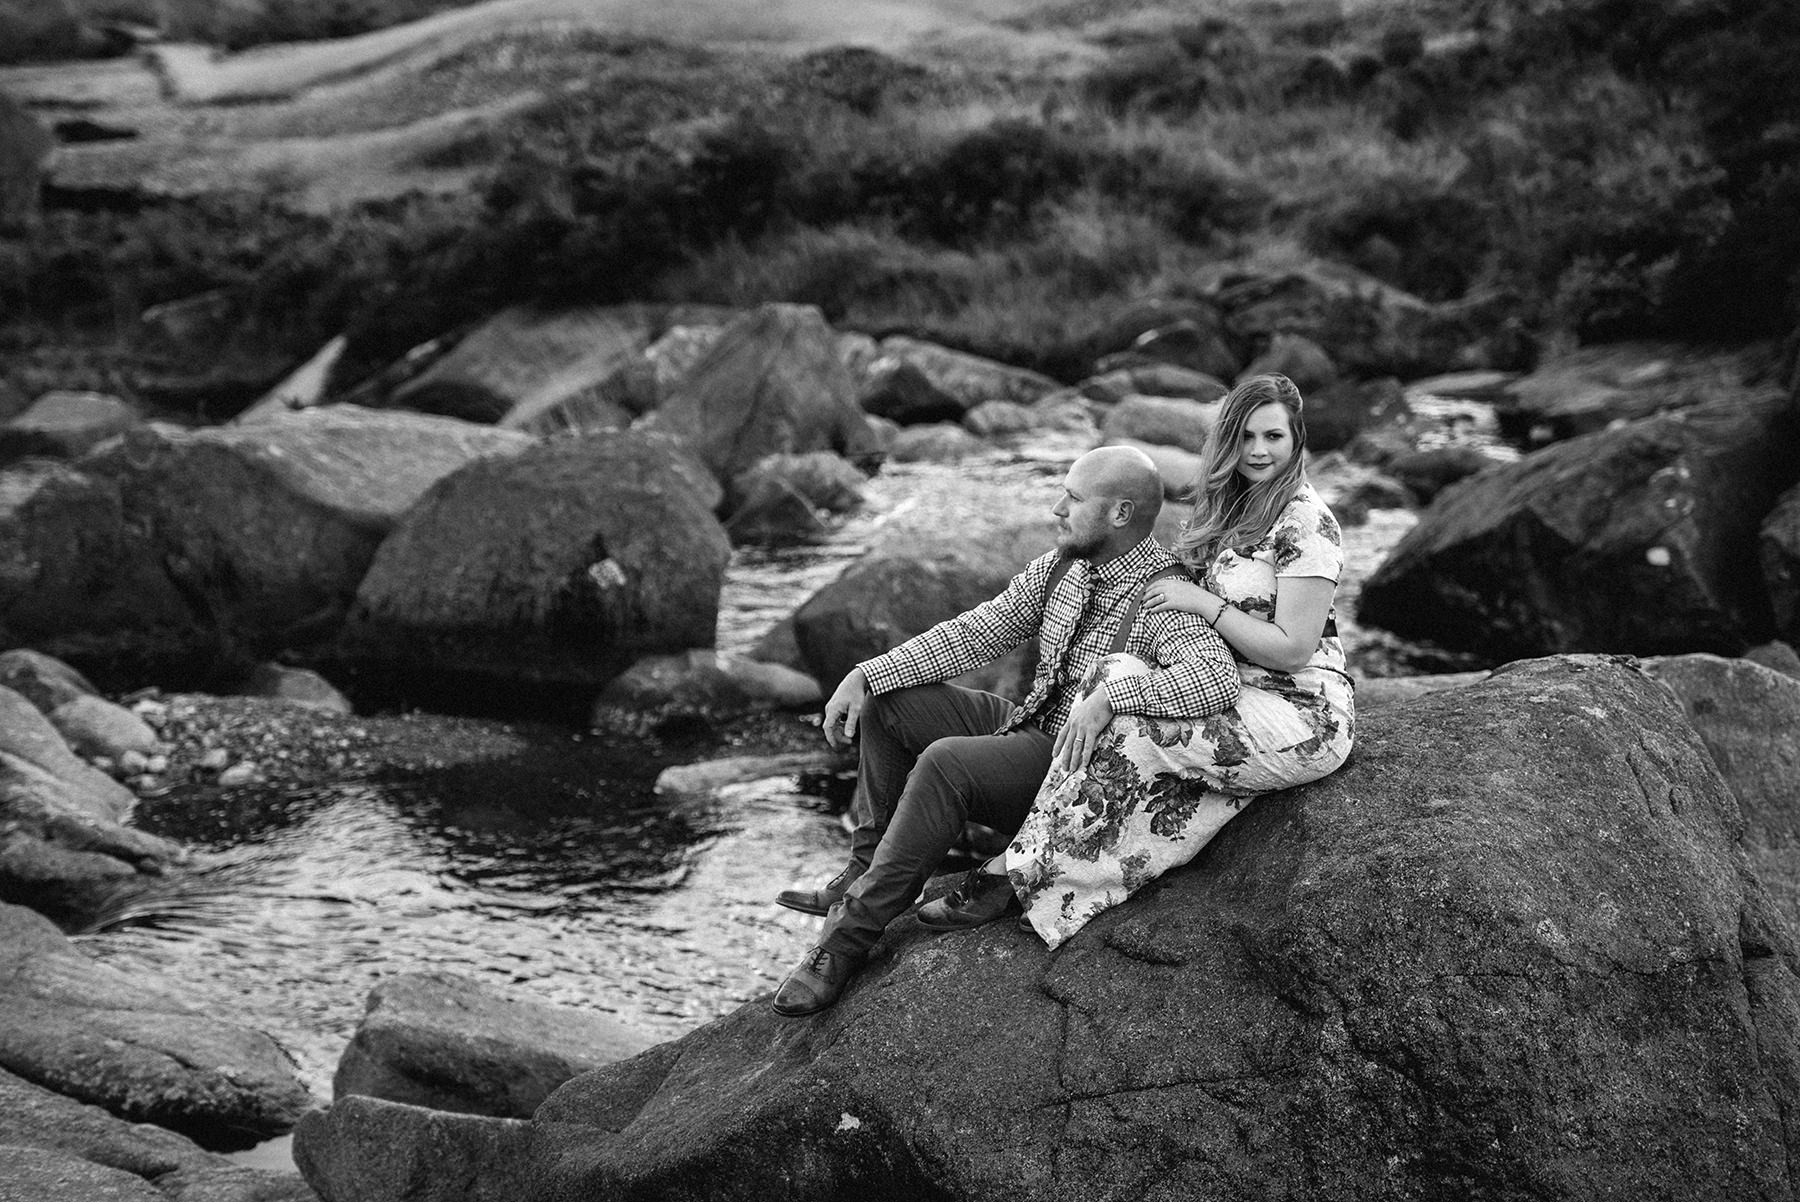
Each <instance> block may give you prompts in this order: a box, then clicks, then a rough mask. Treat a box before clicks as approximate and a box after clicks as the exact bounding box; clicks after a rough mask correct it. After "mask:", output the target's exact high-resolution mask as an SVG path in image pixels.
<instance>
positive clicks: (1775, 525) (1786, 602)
mask: <svg viewBox="0 0 1800 1202" xmlns="http://www.w3.org/2000/svg"><path fill="white" fill-rule="evenodd" d="M1758 537H1759V540H1760V541H1759V543H1758V546H1757V551H1758V555H1759V558H1760V561H1761V566H1762V575H1763V583H1764V585H1765V586H1766V587H1767V589H1768V591H1769V604H1770V606H1771V607H1772V608H1773V609H1774V611H1775V630H1776V633H1777V634H1779V635H1780V636H1781V637H1782V638H1784V639H1786V640H1787V641H1788V642H1790V643H1794V642H1800V488H1791V489H1789V490H1788V491H1787V492H1786V493H1784V494H1782V497H1781V500H1779V501H1778V502H1776V504H1775V508H1773V509H1771V510H1770V511H1769V516H1768V517H1767V518H1765V519H1763V524H1762V530H1761V531H1760V533H1759V535H1758Z"/></svg>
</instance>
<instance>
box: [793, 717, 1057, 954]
mask: <svg viewBox="0 0 1800 1202" xmlns="http://www.w3.org/2000/svg"><path fill="white" fill-rule="evenodd" d="M1050 748H1051V739H1050V736H1048V735H1046V734H1045V733H1044V732H1043V731H1041V730H1039V729H1038V728H1037V727H1035V726H1024V727H1021V728H1019V729H1018V730H1014V731H1009V732H1008V733H1006V734H1003V735H973V736H970V735H962V736H952V737H948V738H941V739H938V740H937V741H935V742H933V743H932V744H931V745H930V746H929V747H927V748H926V749H925V750H924V753H923V754H921V755H920V756H918V760H917V763H916V764H915V765H914V766H913V769H912V771H911V773H909V774H908V776H907V778H906V784H905V786H904V788H902V790H901V791H900V796H899V799H898V801H897V802H896V804H895V805H894V807H893V814H892V817H891V818H890V819H889V821H888V823H887V829H886V832H885V833H884V834H883V835H882V837H881V841H880V844H879V845H878V846H877V847H876V849H875V855H874V858H873V859H872V860H871V862H870V864H869V870H868V871H867V872H865V873H863V875H862V876H861V877H859V878H858V879H857V881H856V883H855V884H854V885H852V886H850V891H849V892H848V893H846V894H845V895H844V900H843V901H841V902H839V903H838V904H837V905H835V906H833V907H832V909H831V914H830V916H829V917H828V918H826V920H825V931H824V934H823V935H822V937H821V938H820V940H819V944H820V946H821V947H823V948H825V949H826V950H827V951H829V952H831V953H833V954H834V955H844V956H853V957H856V956H862V955H863V954H864V953H866V952H867V951H868V950H869V948H870V947H872V946H873V945H874V943H875V941H876V940H877V939H879V938H880V937H881V932H882V931H883V930H884V929H885V928H886V927H887V924H888V923H890V922H892V921H893V920H894V919H895V918H896V917H898V916H899V915H900V913H901V912H902V911H904V910H905V909H906V907H908V906H910V905H911V904H912V901H913V899H914V898H915V897H917V896H918V895H919V890H920V889H921V888H923V887H924V884H925V882H926V880H927V879H928V878H929V877H930V876H931V874H932V872H934V871H935V870H936V869H937V866H938V864H939V862H941V861H942V860H943V858H944V853H945V852H947V851H949V850H950V847H951V845H952V844H954V843H955V842H956V840H957V838H958V836H960V835H961V834H962V829H963V824H964V823H965V822H979V823H982V824H984V825H986V826H991V827H993V828H994V829H995V830H997V831H1000V832H1001V833H1003V834H1007V835H1010V834H1011V833H1012V832H1014V831H1016V830H1018V829H1019V824H1020V823H1021V822H1023V821H1024V820H1025V815H1026V813H1027V811H1029V810H1030V809H1031V803H1032V801H1033V799H1034V798H1036V796H1037V791H1038V786H1040V785H1041V784H1043V781H1044V774H1045V772H1047V771H1048V770H1049V767H1050Z"/></svg>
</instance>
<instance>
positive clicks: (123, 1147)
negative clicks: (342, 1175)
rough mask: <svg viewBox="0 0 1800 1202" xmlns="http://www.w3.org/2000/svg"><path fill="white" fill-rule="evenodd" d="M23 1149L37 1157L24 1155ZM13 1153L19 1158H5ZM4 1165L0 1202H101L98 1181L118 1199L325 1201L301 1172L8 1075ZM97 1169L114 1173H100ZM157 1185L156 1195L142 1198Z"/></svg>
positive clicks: (1, 1143)
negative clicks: (220, 1150)
mask: <svg viewBox="0 0 1800 1202" xmlns="http://www.w3.org/2000/svg"><path fill="white" fill-rule="evenodd" d="M23 1150H30V1151H31V1152H34V1153H36V1155H25V1156H19V1155H18V1154H19V1153H20V1152H21V1151H23ZM9 1155H10V1156H13V1157H15V1159H11V1160H5V1159H4V1158H6V1157H8V1156H9ZM0 1160H3V1161H4V1163H0V1197H6V1198H8V1199H12V1198H18V1199H19V1200H20V1202H25V1200H26V1199H29V1200H30V1202H95V1200H96V1199H99V1198H103V1197H107V1196H108V1195H107V1194H106V1193H105V1192H104V1188H102V1189H101V1190H100V1191H99V1192H96V1188H95V1187H96V1184H97V1183H105V1185H106V1186H107V1187H110V1188H114V1189H117V1190H119V1191H120V1194H119V1195H117V1196H123V1197H139V1196H142V1197H146V1198H151V1199H157V1200H159V1202H163V1200H168V1199H174V1200H176V1202H179V1200H181V1199H187V1200H188V1202H315V1200H316V1199H317V1197H318V1195H317V1194H315V1193H313V1191H312V1188H311V1187H310V1186H308V1185H307V1184H306V1182H305V1181H304V1180H303V1179H302V1178H301V1177H300V1175H299V1174H298V1173H297V1172H292V1171H289V1172H285V1173H283V1172H273V1171H269V1170H265V1169H257V1168H252V1167H250V1166H248V1165H242V1164H237V1163H234V1162H233V1161H231V1160H229V1159H227V1158H226V1157H224V1156H220V1155H217V1154H215V1153H212V1152H208V1151H206V1150H205V1149H203V1148H201V1147H200V1145H199V1144H196V1143H195V1142H194V1141H193V1140H191V1139H188V1138H186V1137H185V1136H181V1135H177V1134H175V1132H173V1131H167V1130H164V1129H163V1128H161V1127H157V1126H153V1125H151V1124H149V1123H129V1122H126V1121H125V1120H124V1119H121V1118H116V1117H114V1116H113V1115H111V1114H108V1113H107V1112H106V1111H105V1110H102V1109H101V1108H100V1107H98V1106H92V1105H89V1104H87V1103H85V1102H77V1101H76V1100H75V1099H73V1098H65V1097H63V1096H62V1095H61V1094H58V1093H53V1092H51V1091H50V1090H47V1089H44V1088H42V1087H40V1086H37V1085H33V1084H32V1083H31V1082H29V1081H26V1080H25V1079H23V1078H22V1077H16V1076H14V1075H13V1074H12V1073H9V1072H5V1071H3V1070H0ZM93 1166H99V1167H100V1168H102V1169H105V1170H108V1171H107V1172H100V1173H96V1172H94V1171H93ZM115 1173H116V1174H123V1175H124V1176H125V1177H128V1178H130V1180H124V1179H122V1178H121V1177H117V1176H113V1175H112V1174H115ZM32 1175H35V1176H32ZM152 1185H153V1186H155V1189H151V1190H149V1192H147V1193H143V1192H142V1187H146V1186H152ZM7 1190H11V1191H12V1192H11V1193H6V1192H4V1191H7ZM132 1191H139V1192H135V1193H134V1192H132Z"/></svg>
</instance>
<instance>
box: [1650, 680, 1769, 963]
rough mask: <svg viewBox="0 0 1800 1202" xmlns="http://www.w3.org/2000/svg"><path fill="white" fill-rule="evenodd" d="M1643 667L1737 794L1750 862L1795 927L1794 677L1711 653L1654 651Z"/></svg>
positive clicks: (1745, 846) (1745, 845)
mask: <svg viewBox="0 0 1800 1202" xmlns="http://www.w3.org/2000/svg"><path fill="white" fill-rule="evenodd" d="M1644 670H1645V671H1646V672H1648V673H1649V674H1650V675H1651V676H1653V677H1654V678H1656V679H1657V680H1659V681H1661V682H1662V683H1663V684H1664V685H1665V686H1667V687H1668V689H1669V690H1670V691H1671V692H1673V693H1674V694H1675V696H1676V697H1677V698H1679V699H1680V701H1681V706H1682V709H1683V710H1684V711H1685V712H1686V714H1687V719H1688V722H1689V724H1691V725H1692V726H1693V728H1694V729H1695V730H1696V731H1698V732H1699V734H1700V737H1701V739H1702V740H1704V741H1705V743H1706V749H1707V751H1708V752H1710V753H1711V754H1712V759H1713V763H1714V764H1715V765H1717V766H1718V769H1719V771H1720V773H1721V774H1723V776H1724V777H1725V780H1726V782H1727V783H1728V784H1730V786H1731V791H1732V792H1733V793H1735V794H1737V799H1738V806H1739V807H1740V809H1741V811H1742V813H1743V818H1744V838H1743V844H1744V850H1745V852H1746V854H1748V856H1749V857H1750V862H1751V864H1752V866H1753V867H1755V869H1756V871H1757V874H1758V875H1759V876H1760V877H1761V878H1762V881H1763V883H1764V884H1765V885H1766V886H1768V888H1769V890H1770V892H1771V893H1772V894H1773V895H1774V897H1775V899H1776V902H1777V904H1778V905H1779V906H1780V908H1781V912H1782V916H1783V917H1784V918H1785V919H1786V920H1787V921H1788V922H1789V923H1790V924H1793V925H1795V928H1796V929H1797V930H1800V873H1796V872H1795V868H1796V867H1800V865H1796V864H1795V863H1794V849H1795V848H1796V847H1800V680H1797V679H1795V678H1794V677H1792V676H1787V675H1785V674H1783V673H1781V672H1778V671H1776V670H1774V669H1773V668H1767V667H1764V666H1763V665H1762V664H1759V663H1754V662H1752V661H1750V660H1748V659H1725V658H1723V657H1721V656H1717V655H1675V656H1658V657H1654V658H1651V659H1647V660H1645V661H1644Z"/></svg>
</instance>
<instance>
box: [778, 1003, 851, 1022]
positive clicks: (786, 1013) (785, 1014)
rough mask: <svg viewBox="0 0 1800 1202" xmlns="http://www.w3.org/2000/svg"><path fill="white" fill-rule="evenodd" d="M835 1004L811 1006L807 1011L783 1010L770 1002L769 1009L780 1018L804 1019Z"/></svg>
mask: <svg viewBox="0 0 1800 1202" xmlns="http://www.w3.org/2000/svg"><path fill="white" fill-rule="evenodd" d="M836 1004H837V1003H835V1002H828V1003H826V1004H825V1005H823V1006H813V1007H812V1008H810V1009H807V1010H795V1009H793V1008H791V1007H789V1008H786V1009H783V1008H782V1007H780V1006H777V1005H776V1004H775V1003H774V1002H770V1003H769V1009H771V1010H773V1011H774V1012H775V1013H776V1014H779V1015H780V1016H781V1017H782V1018H805V1017H806V1016H807V1015H809V1014H817V1013H819V1012H820V1011H821V1010H829V1009H831V1007H832V1006H834V1005H836Z"/></svg>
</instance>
